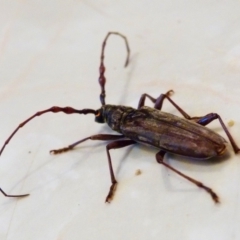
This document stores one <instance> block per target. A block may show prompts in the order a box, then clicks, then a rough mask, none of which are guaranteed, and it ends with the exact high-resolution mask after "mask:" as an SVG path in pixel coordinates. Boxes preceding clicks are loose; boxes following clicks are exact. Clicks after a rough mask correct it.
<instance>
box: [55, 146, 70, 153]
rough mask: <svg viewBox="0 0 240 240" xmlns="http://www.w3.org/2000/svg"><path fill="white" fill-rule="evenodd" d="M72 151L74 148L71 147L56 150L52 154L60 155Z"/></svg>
mask: <svg viewBox="0 0 240 240" xmlns="http://www.w3.org/2000/svg"><path fill="white" fill-rule="evenodd" d="M72 149H73V147H71V146H69V147H65V148H60V149H54V150H51V151H50V154H59V153H63V152H67V151H70V150H72Z"/></svg>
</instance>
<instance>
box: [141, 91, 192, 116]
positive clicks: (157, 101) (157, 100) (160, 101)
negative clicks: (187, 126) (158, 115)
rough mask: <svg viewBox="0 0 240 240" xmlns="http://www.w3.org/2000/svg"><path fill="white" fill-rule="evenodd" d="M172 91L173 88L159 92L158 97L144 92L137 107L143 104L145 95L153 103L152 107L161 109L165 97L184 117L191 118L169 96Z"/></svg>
mask: <svg viewBox="0 0 240 240" xmlns="http://www.w3.org/2000/svg"><path fill="white" fill-rule="evenodd" d="M172 93H173V90H169V91H168V92H167V93H165V94H161V95H160V96H159V97H158V98H153V97H151V96H150V95H148V94H146V93H144V94H143V95H142V96H141V98H140V100H139V103H138V109H139V108H141V107H142V106H144V102H145V99H146V97H148V98H149V99H150V100H151V101H152V102H153V103H154V108H156V109H158V110H161V109H162V105H163V101H164V99H167V100H168V101H169V102H170V103H171V104H172V105H173V106H174V107H175V108H176V109H177V110H178V111H179V112H180V113H181V114H182V115H183V117H185V118H186V119H191V117H190V116H189V115H188V114H187V113H186V112H185V111H184V110H183V109H182V108H180V107H179V106H178V105H177V104H176V103H175V102H174V101H173V100H172V99H171V98H170V95H171V94H172Z"/></svg>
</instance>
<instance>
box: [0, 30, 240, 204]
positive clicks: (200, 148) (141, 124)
mask: <svg viewBox="0 0 240 240" xmlns="http://www.w3.org/2000/svg"><path fill="white" fill-rule="evenodd" d="M110 35H117V36H119V37H121V38H123V40H124V41H125V45H126V49H127V58H126V62H125V66H127V65H128V62H129V56H130V48H129V45H128V41H127V38H126V37H125V36H124V35H122V34H121V33H118V32H109V33H108V34H107V35H106V37H105V39H104V41H103V43H102V49H101V57H100V67H99V72H100V76H99V84H100V87H101V93H100V102H101V105H102V106H101V107H100V108H99V109H98V110H94V109H82V110H78V109H74V108H72V107H56V106H54V107H51V108H49V109H46V110H43V111H39V112H37V113H35V114H34V115H32V116H31V117H30V118H28V119H26V120H25V121H24V122H22V123H21V124H20V125H19V126H18V127H17V128H16V129H15V130H14V131H13V132H12V134H11V135H10V136H9V137H8V139H7V140H6V141H5V143H4V144H3V146H2V148H1V150H0V155H1V154H2V152H3V150H4V149H5V147H6V145H7V144H8V143H9V141H10V140H11V139H12V137H13V136H14V135H15V133H16V132H17V131H18V130H19V129H20V128H21V127H23V126H24V125H25V124H26V123H28V122H29V121H31V120H32V119H33V118H35V117H36V116H40V115H42V114H45V113H47V112H53V113H58V112H63V113H66V114H73V113H76V114H93V115H94V116H95V121H96V122H98V123H107V124H108V126H109V127H110V128H111V129H112V130H114V131H116V132H117V133H119V134H96V135H92V136H90V137H87V138H84V139H82V140H80V141H77V142H75V143H73V144H71V145H69V146H68V147H65V148H61V149H57V150H51V151H50V153H52V154H58V153H62V152H66V151H69V150H72V149H73V148H74V147H75V146H77V145H79V144H81V143H82V142H85V141H86V140H101V141H111V142H110V143H108V144H107V146H106V151H107V158H108V165H109V170H110V176H111V186H110V190H109V193H108V195H107V197H106V202H110V201H111V199H112V198H113V195H114V192H115V190H116V186H117V180H116V178H115V175H114V171H113V167H112V161H111V156H110V150H111V149H117V148H123V147H125V146H129V145H132V144H136V143H140V144H147V145H151V146H154V147H156V148H158V149H159V152H158V153H157V154H156V160H157V162H158V163H159V164H162V165H163V166H165V167H166V168H168V169H170V170H172V171H173V172H175V173H177V174H179V175H180V176H182V177H183V178H185V179H187V180H189V181H190V182H192V183H194V184H195V185H197V186H198V187H200V188H202V189H204V190H205V191H207V192H208V193H209V194H210V195H211V197H212V199H213V200H214V202H216V203H218V202H219V197H218V196H217V194H216V193H215V192H214V191H213V190H212V189H211V188H209V187H207V186H205V185H204V184H202V183H201V182H199V181H196V180H195V179H193V178H191V177H189V176H187V175H185V174H183V173H182V172H180V171H178V170H177V169H175V168H173V167H171V166H170V165H169V164H167V163H165V162H164V161H163V160H164V155H165V154H166V153H167V152H170V153H174V154H178V155H182V156H186V157H192V158H197V159H203V160H206V159H209V158H212V157H215V156H219V155H222V154H223V153H224V152H225V150H226V140H225V139H224V138H223V137H221V136H220V135H218V134H217V133H215V132H214V131H212V130H210V129H208V128H207V127H205V126H206V125H207V124H209V123H210V122H212V121H213V120H216V119H218V120H219V122H220V124H221V126H222V128H223V130H224V131H225V133H226V135H227V137H228V139H229V141H230V143H231V145H232V147H233V150H234V152H235V153H239V152H240V148H239V147H238V146H237V144H236V143H235V141H234V139H233V138H232V136H231V134H230V133H229V131H228V130H227V128H226V126H225V124H224V122H223V121H222V119H221V117H220V116H219V115H218V114H216V113H210V114H207V115H205V116H202V117H190V116H189V115H188V114H187V113H186V112H185V111H183V109H182V108H180V107H179V106H178V105H177V104H176V103H175V102H174V101H173V100H172V99H171V97H170V95H171V93H172V92H173V91H172V90H170V91H168V92H167V93H166V94H160V96H159V97H158V98H153V97H152V96H150V95H148V94H146V93H144V94H142V95H141V98H140V100H139V104H138V107H137V108H132V107H127V106H121V105H109V104H106V103H105V97H106V93H105V83H106V78H105V65H104V51H105V46H106V42H107V40H108V38H109V36H110ZM146 98H148V99H150V100H151V101H152V102H153V103H154V108H150V107H147V106H144V103H145V99H146ZM165 99H167V100H168V101H169V102H170V103H171V104H172V105H173V106H174V107H175V108H176V109H177V110H178V111H179V112H180V113H181V115H182V116H183V117H184V118H180V117H177V116H175V115H172V114H170V113H166V112H162V111H161V108H162V104H163V102H164V100H165ZM0 191H1V192H2V193H3V194H4V195H5V196H6V197H26V196H28V195H29V194H21V195H9V194H6V193H5V191H3V190H2V188H0Z"/></svg>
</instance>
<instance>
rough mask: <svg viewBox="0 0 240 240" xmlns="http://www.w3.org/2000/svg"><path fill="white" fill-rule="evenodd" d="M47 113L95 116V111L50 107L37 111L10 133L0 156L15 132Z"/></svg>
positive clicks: (0, 151)
mask: <svg viewBox="0 0 240 240" xmlns="http://www.w3.org/2000/svg"><path fill="white" fill-rule="evenodd" d="M47 112H53V113H58V112H63V113H66V114H73V113H78V114H89V113H91V114H94V115H96V114H97V111H95V110H93V109H83V110H77V109H74V108H71V107H63V108H62V107H56V106H54V107H51V108H49V109H46V110H43V111H39V112H37V113H35V114H34V115H32V116H31V117H30V118H28V119H27V120H25V121H24V122H22V123H20V124H19V126H18V127H17V128H16V129H15V130H14V131H13V132H12V134H11V135H10V136H9V138H8V139H7V140H6V141H5V143H4V144H3V146H2V148H1V150H0V156H1V155H2V152H3V150H4V148H5V147H6V145H7V144H8V143H9V142H10V140H11V139H12V137H13V136H14V135H15V134H16V132H17V131H18V130H19V129H20V128H21V127H23V126H24V125H25V124H26V123H28V122H29V121H31V120H32V119H33V118H35V117H38V116H40V115H42V114H45V113H47Z"/></svg>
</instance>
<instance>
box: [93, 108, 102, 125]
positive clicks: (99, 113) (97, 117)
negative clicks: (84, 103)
mask: <svg viewBox="0 0 240 240" xmlns="http://www.w3.org/2000/svg"><path fill="white" fill-rule="evenodd" d="M95 122H97V123H104V119H103V115H102V111H101V109H100V110H97V113H96V115H95Z"/></svg>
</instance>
